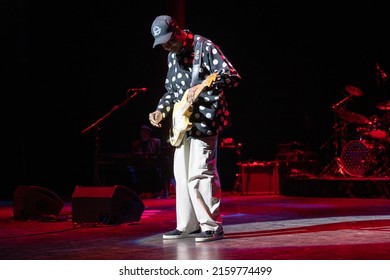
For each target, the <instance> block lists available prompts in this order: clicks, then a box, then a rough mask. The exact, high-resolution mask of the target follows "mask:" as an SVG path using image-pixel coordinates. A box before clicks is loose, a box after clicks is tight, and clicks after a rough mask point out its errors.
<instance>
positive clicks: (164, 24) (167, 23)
mask: <svg viewBox="0 0 390 280" xmlns="http://www.w3.org/2000/svg"><path fill="white" fill-rule="evenodd" d="M177 28H179V26H178V24H177V22H176V21H175V20H174V19H173V18H172V17H170V16H167V15H162V16H158V17H156V19H155V20H154V21H153V23H152V27H151V32H152V35H153V37H154V43H153V48H154V47H155V46H157V45H160V44H164V43H166V42H168V41H169V39H171V36H172V32H173V31H175V30H176V29H177Z"/></svg>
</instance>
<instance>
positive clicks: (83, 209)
mask: <svg viewBox="0 0 390 280" xmlns="http://www.w3.org/2000/svg"><path fill="white" fill-rule="evenodd" d="M144 210H145V205H144V204H143V202H142V200H141V199H140V198H139V197H138V195H137V193H136V192H135V191H133V190H132V189H130V188H128V187H125V186H121V185H114V186H76V188H75V190H74V192H73V195H72V221H73V223H79V224H82V223H102V224H120V223H123V222H138V221H140V219H141V216H142V213H143V211H144Z"/></svg>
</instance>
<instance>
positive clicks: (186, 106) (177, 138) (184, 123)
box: [169, 73, 218, 147]
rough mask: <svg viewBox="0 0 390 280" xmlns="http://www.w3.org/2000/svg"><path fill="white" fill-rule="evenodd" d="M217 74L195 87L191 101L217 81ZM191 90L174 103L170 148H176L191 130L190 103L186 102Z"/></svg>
mask: <svg viewBox="0 0 390 280" xmlns="http://www.w3.org/2000/svg"><path fill="white" fill-rule="evenodd" d="M217 76H218V73H213V74H211V75H209V76H207V78H206V79H205V80H204V81H203V82H202V83H201V84H200V85H199V86H198V87H197V89H196V91H195V93H194V98H193V100H196V99H197V98H198V96H199V94H200V93H201V92H202V91H203V90H204V89H205V88H207V87H210V86H211V84H212V83H213V82H214V81H215V80H216V79H217ZM190 90H191V89H187V90H186V91H185V92H184V95H183V98H182V99H181V100H180V101H179V102H177V103H175V105H174V106H173V112H172V127H171V129H170V130H169V142H170V143H171V145H172V146H174V147H178V146H180V144H181V142H182V141H183V138H184V135H185V134H186V132H187V131H188V130H190V129H191V127H192V123H190V116H191V114H192V108H193V107H192V104H193V103H192V102H189V101H188V100H187V96H188V94H189V92H190Z"/></svg>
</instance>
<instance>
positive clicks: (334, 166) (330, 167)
mask: <svg viewBox="0 0 390 280" xmlns="http://www.w3.org/2000/svg"><path fill="white" fill-rule="evenodd" d="M337 175H342V176H345V169H344V167H343V165H342V163H341V160H340V158H338V157H335V158H333V160H332V161H331V162H329V163H328V164H327V165H326V166H325V168H324V169H323V170H322V172H321V174H320V177H322V176H337Z"/></svg>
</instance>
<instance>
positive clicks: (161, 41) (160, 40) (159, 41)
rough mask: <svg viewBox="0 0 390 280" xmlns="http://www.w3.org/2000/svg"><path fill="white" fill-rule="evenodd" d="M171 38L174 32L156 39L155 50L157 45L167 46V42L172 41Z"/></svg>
mask: <svg viewBox="0 0 390 280" xmlns="http://www.w3.org/2000/svg"><path fill="white" fill-rule="evenodd" d="M171 36H172V32H169V33H167V34H165V35H164V36H161V37H158V38H156V39H155V40H154V44H153V48H154V47H155V46H157V45H161V44H165V43H166V42H168V41H169V39H171Z"/></svg>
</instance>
